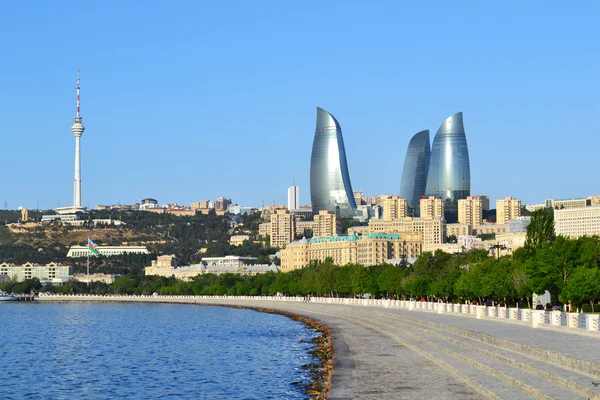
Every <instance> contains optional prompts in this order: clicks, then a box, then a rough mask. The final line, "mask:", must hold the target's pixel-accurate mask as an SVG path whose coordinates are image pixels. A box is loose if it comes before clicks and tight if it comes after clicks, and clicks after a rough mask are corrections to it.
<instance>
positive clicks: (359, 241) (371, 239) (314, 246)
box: [281, 233, 423, 272]
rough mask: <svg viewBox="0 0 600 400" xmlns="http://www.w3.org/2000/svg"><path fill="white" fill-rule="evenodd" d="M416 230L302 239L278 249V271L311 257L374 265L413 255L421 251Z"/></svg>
mask: <svg viewBox="0 0 600 400" xmlns="http://www.w3.org/2000/svg"><path fill="white" fill-rule="evenodd" d="M422 247H423V246H422V242H421V238H420V235H417V234H410V233H404V234H387V233H367V234H365V235H362V236H356V235H348V236H331V237H327V238H313V239H310V240H309V239H302V240H299V241H296V242H293V243H290V244H289V245H288V246H287V247H286V248H285V249H283V250H281V271H282V272H289V271H293V270H295V269H299V268H303V267H306V266H307V265H308V264H309V263H310V262H311V261H323V260H325V259H327V258H331V259H333V263H334V264H336V265H345V264H348V263H357V264H361V265H365V266H369V265H377V264H381V263H383V262H385V260H388V259H398V258H402V257H403V256H404V257H406V258H416V257H418V256H419V255H420V254H421V252H422Z"/></svg>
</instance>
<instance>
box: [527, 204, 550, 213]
mask: <svg viewBox="0 0 600 400" xmlns="http://www.w3.org/2000/svg"><path fill="white" fill-rule="evenodd" d="M544 208H546V204H527V205H526V206H525V209H526V210H527V211H529V212H534V211H537V210H543V209H544Z"/></svg>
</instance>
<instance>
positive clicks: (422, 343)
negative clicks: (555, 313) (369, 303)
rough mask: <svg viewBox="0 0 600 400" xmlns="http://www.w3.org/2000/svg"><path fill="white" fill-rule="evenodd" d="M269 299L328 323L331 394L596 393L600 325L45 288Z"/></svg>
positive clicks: (523, 395)
mask: <svg viewBox="0 0 600 400" xmlns="http://www.w3.org/2000/svg"><path fill="white" fill-rule="evenodd" d="M59 299H62V300H75V299H79V300H92V301H98V300H99V301H107V300H108V301H123V300H125V301H151V302H155V301H165V302H188V303H204V304H215V305H216V304H224V305H225V304H233V305H246V306H254V307H266V308H273V309H278V310H283V311H288V312H293V313H297V314H301V315H305V316H307V317H310V318H312V319H315V320H317V321H319V322H321V323H323V324H324V325H326V326H328V327H329V328H330V329H331V331H332V334H333V338H334V346H335V370H334V376H333V385H332V388H331V392H330V397H329V398H330V399H358V398H360V399H425V398H438V399H480V398H493V399H587V398H590V399H600V386H598V387H595V386H594V385H593V384H592V381H593V382H599V381H600V364H599V362H600V361H599V360H600V335H597V334H589V333H588V334H586V333H585V331H584V332H582V333H581V334H579V333H577V332H576V333H571V332H567V331H559V330H557V329H533V328H531V326H529V325H526V324H516V323H508V322H500V321H496V320H493V319H475V318H470V317H465V316H459V315H452V314H437V313H434V312H431V311H423V310H405V309H397V308H383V307H366V306H363V305H343V304H327V303H318V302H309V303H305V302H301V301H282V300H280V299H279V300H277V299H251V298H250V299H248V298H247V299H239V298H231V297H229V298H194V297H188V298H181V297H180V298H177V297H125V298H116V297H115V298H106V297H83V298H77V297H73V298H71V297H59V296H57V297H54V296H52V297H41V298H39V300H59Z"/></svg>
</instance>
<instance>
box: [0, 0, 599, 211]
mask: <svg viewBox="0 0 600 400" xmlns="http://www.w3.org/2000/svg"><path fill="white" fill-rule="evenodd" d="M367 3H368V2H364V1H330V2H324V1H320V2H318V1H315V2H312V1H302V2H285V1H272V2H267V1H252V2H250V1H229V2H202V1H172V2H164V1H162V2H159V1H143V2H142V1H126V2H117V1H103V2H101V1H90V2H83V1H79V2H71V1H56V2H45V1H35V2H31V1H30V2H4V3H2V4H1V5H0V35H1V37H2V40H0V54H2V57H1V58H0V60H2V62H0V76H1V77H2V78H1V80H0V85H1V86H0V87H1V90H0V134H1V138H2V142H1V143H2V155H3V166H4V167H3V168H2V169H1V172H0V174H1V175H0V176H1V178H0V201H1V202H4V201H8V208H16V207H17V206H25V207H29V208H36V207H37V202H38V201H39V204H40V207H41V208H53V207H56V206H57V205H58V203H59V202H60V205H62V206H64V205H70V204H71V202H72V191H73V181H72V180H73V163H74V139H73V135H72V133H71V131H70V127H71V125H72V122H73V116H74V113H75V76H76V71H77V68H80V69H81V77H82V114H83V123H84V125H85V127H86V131H85V133H84V136H83V138H82V177H83V203H84V205H89V206H91V207H93V206H95V205H96V204H116V203H117V202H120V203H122V204H129V203H133V202H136V201H139V200H140V199H142V198H144V197H154V198H157V199H158V200H159V201H160V202H161V203H163V202H178V203H181V204H189V203H190V202H192V201H198V200H201V199H215V198H216V197H219V196H226V197H231V198H233V200H234V201H235V202H237V203H239V204H242V205H255V206H258V205H260V202H261V200H264V201H265V203H268V204H269V203H271V202H272V201H273V200H274V201H275V202H276V203H278V204H279V203H285V201H286V188H287V186H288V185H290V184H291V183H292V180H293V179H294V180H295V182H296V184H298V185H299V186H300V196H301V203H302V204H309V203H310V190H309V165H310V151H311V146H312V140H313V135H314V128H315V119H316V107H317V106H320V107H323V108H325V109H326V110H328V111H329V112H331V113H332V114H333V115H334V116H335V117H336V118H337V119H338V121H339V122H340V124H341V126H342V130H343V134H344V141H345V146H346V152H347V158H348V163H349V169H350V176H351V180H352V185H353V188H354V189H355V190H362V191H363V192H365V193H366V194H367V195H376V194H381V193H397V192H398V190H399V185H400V177H401V173H402V165H403V162H404V155H405V152H406V146H407V145H408V141H409V140H410V137H411V136H412V135H413V134H414V133H416V132H418V131H419V130H422V129H429V130H430V131H431V139H432V140H433V135H434V134H435V132H436V131H437V129H438V127H439V126H440V124H441V123H442V121H443V120H444V119H445V118H446V117H448V116H449V115H451V114H453V113H455V112H458V111H463V113H464V121H465V128H466V132H467V140H468V144H469V151H470V157H471V181H472V193H473V194H475V193H485V194H488V195H490V196H491V197H492V199H496V198H499V197H503V196H506V195H512V196H515V197H517V198H520V199H521V200H522V201H523V202H524V203H539V202H542V201H543V200H544V199H545V198H548V197H555V198H565V197H580V196H587V195H591V194H600V188H599V187H598V182H599V180H600V178H598V172H597V171H598V169H597V167H596V166H597V160H598V149H599V148H600V138H599V137H600V132H599V124H598V119H599V117H600V96H599V93H600V76H599V74H600V72H599V71H600V65H599V64H600V63H599V60H600V40H599V39H600V24H598V21H597V16H598V15H600V3H598V2H594V1H587V2H580V3H572V4H568V5H567V3H565V2H558V1H546V2H542V1H532V2H523V1H515V2H509V1H506V2H483V1H473V2H467V1H465V2H446V1H439V2H397V1H390V2H373V3H375V4H367ZM2 206H3V204H2Z"/></svg>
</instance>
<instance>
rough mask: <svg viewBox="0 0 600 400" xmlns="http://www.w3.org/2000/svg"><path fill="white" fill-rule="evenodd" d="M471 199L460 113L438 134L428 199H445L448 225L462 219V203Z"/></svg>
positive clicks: (444, 124) (430, 165) (426, 194)
mask: <svg viewBox="0 0 600 400" xmlns="http://www.w3.org/2000/svg"><path fill="white" fill-rule="evenodd" d="M470 195H471V168H470V165H469V148H468V146H467V137H466V135H465V128H464V124H463V115H462V112H459V113H456V114H454V115H452V116H451V117H448V118H447V119H446V120H445V121H444V122H443V123H442V125H441V126H440V128H439V129H438V131H437V133H436V134H435V138H434V139H433V145H432V146H431V157H430V161H429V170H428V173H427V185H426V188H425V196H435V197H439V198H441V199H443V200H444V216H445V219H446V221H448V222H455V221H456V219H457V217H458V200H460V199H465V198H467V196H470Z"/></svg>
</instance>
